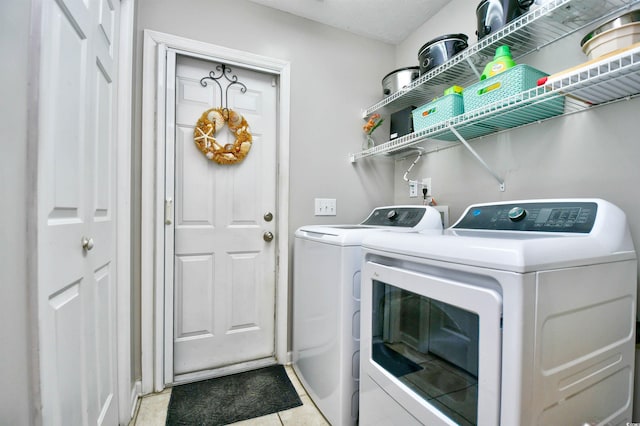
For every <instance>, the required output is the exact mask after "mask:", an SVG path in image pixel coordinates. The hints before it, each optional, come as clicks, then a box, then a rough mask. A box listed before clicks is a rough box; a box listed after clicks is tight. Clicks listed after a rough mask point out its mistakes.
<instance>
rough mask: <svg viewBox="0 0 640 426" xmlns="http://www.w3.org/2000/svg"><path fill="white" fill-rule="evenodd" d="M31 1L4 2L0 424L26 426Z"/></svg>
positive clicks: (0, 33) (0, 20)
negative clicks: (28, 99)
mask: <svg viewBox="0 0 640 426" xmlns="http://www.w3.org/2000/svg"><path fill="white" fill-rule="evenodd" d="M30 14H31V2H30V1H24V0H9V1H7V0H3V1H2V2H0V52H2V55H3V60H2V61H3V65H2V66H0V81H2V82H3V84H2V89H0V90H1V91H0V135H2V142H0V188H2V190H1V193H0V197H1V198H0V199H2V208H1V209H0V223H2V226H0V244H1V245H0V325H1V326H0V330H2V331H1V332H0V342H2V350H1V351H0V377H2V383H3V384H4V386H2V388H1V389H0V419H1V420H0V423H2V424H7V425H28V424H31V422H32V412H31V410H32V409H33V407H32V405H31V398H30V396H31V395H30V385H31V375H30V361H31V354H30V346H29V338H30V335H29V333H30V329H29V321H28V309H27V298H28V292H27V287H28V281H27V262H26V259H27V242H26V240H27V82H28V77H29V75H28V73H29V68H28V65H29V63H28V40H29V27H30V18H31V17H30Z"/></svg>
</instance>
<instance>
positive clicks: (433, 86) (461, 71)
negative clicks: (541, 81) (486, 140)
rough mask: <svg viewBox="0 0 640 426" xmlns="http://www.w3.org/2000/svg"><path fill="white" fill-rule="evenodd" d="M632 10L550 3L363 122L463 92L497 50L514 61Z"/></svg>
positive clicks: (601, 1)
mask: <svg viewBox="0 0 640 426" xmlns="http://www.w3.org/2000/svg"><path fill="white" fill-rule="evenodd" d="M636 4H640V0H551V1H549V2H547V3H545V4H544V5H543V6H541V7H539V8H537V9H535V10H531V11H530V12H528V13H526V14H525V15H522V16H520V17H519V18H517V19H516V20H514V21H512V22H510V23H509V24H507V25H506V26H504V27H503V28H501V29H500V30H498V31H497V32H495V33H492V34H490V35H488V36H487V37H485V38H483V39H482V40H480V41H479V42H478V43H476V44H474V45H472V46H469V47H468V48H467V49H465V50H463V51H462V52H461V53H460V54H458V55H456V56H454V57H453V58H451V59H450V60H449V61H447V62H446V63H444V64H442V65H440V66H438V67H436V68H434V69H432V70H430V71H429V72H428V73H426V74H424V75H422V76H420V77H419V78H418V79H416V80H414V81H413V82H412V83H411V84H410V85H409V86H407V87H406V88H404V89H401V90H399V91H398V92H396V93H393V94H391V95H389V96H388V97H386V98H384V99H382V100H381V101H379V102H378V103H376V104H375V105H373V106H371V107H369V108H367V109H366V110H364V111H363V114H362V116H363V118H366V117H368V116H369V115H371V114H373V113H374V112H377V113H380V114H390V113H391V112H394V111H398V110H400V109H402V108H405V107H408V106H418V105H423V104H424V103H425V102H427V101H428V100H430V99H433V98H435V97H437V96H440V95H441V94H442V93H443V91H444V90H445V89H446V88H447V87H449V86H451V85H452V84H457V85H462V86H465V87H466V85H468V83H472V82H475V81H477V80H478V79H479V76H480V72H481V71H482V69H480V70H478V67H479V66H481V65H483V64H485V63H487V62H488V61H489V60H491V58H492V57H493V54H494V52H495V50H496V48H497V47H498V46H500V45H503V44H506V45H508V46H510V47H511V52H512V55H513V57H514V59H516V61H517V60H518V59H519V58H522V57H524V56H526V55H528V54H529V53H532V52H535V51H537V50H539V49H541V48H543V47H545V46H547V45H549V44H551V43H553V42H554V41H557V40H559V39H561V38H563V37H566V36H568V35H570V34H573V33H575V32H576V31H579V30H580V29H583V28H585V27H588V26H590V25H592V24H594V23H595V22H598V21H601V20H605V19H608V18H610V17H612V16H613V15H616V14H619V13H620V12H622V11H623V10H625V9H629V8H631V7H632V6H634V5H636Z"/></svg>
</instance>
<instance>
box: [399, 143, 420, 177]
mask: <svg viewBox="0 0 640 426" xmlns="http://www.w3.org/2000/svg"><path fill="white" fill-rule="evenodd" d="M421 157H422V150H420V151H418V156H417V157H416V159H415V160H413V163H411V165H410V166H409V168H408V169H407V171H406V172H404V176H403V177H402V179H404V181H405V182H409V178H408V177H407V175H408V174H409V172H410V171H411V169H413V166H415V165H416V163H417V162H418V161H420V158H421Z"/></svg>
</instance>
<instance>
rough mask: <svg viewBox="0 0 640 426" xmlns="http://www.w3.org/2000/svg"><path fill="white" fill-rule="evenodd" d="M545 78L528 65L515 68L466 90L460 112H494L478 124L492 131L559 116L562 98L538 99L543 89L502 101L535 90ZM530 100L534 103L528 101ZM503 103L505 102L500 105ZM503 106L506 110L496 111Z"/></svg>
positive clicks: (562, 104) (555, 96)
mask: <svg viewBox="0 0 640 426" xmlns="http://www.w3.org/2000/svg"><path fill="white" fill-rule="evenodd" d="M546 76H548V74H547V73H544V72H542V71H540V70H537V69H535V68H533V67H530V66H529V65H524V64H521V65H516V66H515V67H513V68H510V69H508V70H507V71H504V72H502V73H500V74H498V75H496V76H493V77H490V78H487V79H486V80H482V81H480V82H478V83H475V84H472V85H471V86H469V87H467V88H466V89H465V90H464V93H463V98H464V109H465V111H466V112H469V111H473V110H476V109H479V108H483V107H487V106H488V105H491V109H492V110H494V109H495V111H496V112H495V113H493V114H490V115H488V116H487V118H485V119H484V120H482V123H483V124H485V125H487V126H491V127H494V128H496V129H508V128H512V127H517V126H521V125H524V124H528V123H532V122H534V121H538V120H542V119H545V118H549V117H553V116H556V115H560V114H562V113H563V112H564V97H563V96H561V95H557V94H550V95H548V96H541V97H538V96H540V95H543V94H544V90H545V89H544V87H539V88H538V90H536V91H532V92H531V93H527V94H526V96H525V95H523V96H522V98H517V97H516V98H515V99H510V100H506V99H507V98H509V97H511V96H515V95H518V94H521V93H523V92H527V91H529V90H530V89H534V88H536V87H537V85H538V80H539V79H540V78H542V77H546ZM532 97H536V99H535V100H533V101H532V100H529V99H530V98H532ZM503 99H504V100H505V101H504V102H503V103H502V102H500V101H501V100H503ZM506 106H508V110H506V109H505V110H500V109H501V107H506Z"/></svg>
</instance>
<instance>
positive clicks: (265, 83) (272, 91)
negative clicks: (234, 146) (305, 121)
mask: <svg viewBox="0 0 640 426" xmlns="http://www.w3.org/2000/svg"><path fill="white" fill-rule="evenodd" d="M217 65H219V64H216V63H213V62H207V61H204V60H200V59H194V58H187V57H182V56H178V59H177V66H176V82H175V87H176V109H175V111H176V113H175V120H176V123H175V129H176V131H175V152H174V159H175V160H174V161H175V165H174V166H175V167H174V170H175V175H174V176H168V181H167V185H168V187H170V188H173V190H174V191H175V192H174V194H173V198H174V199H175V220H174V225H173V228H172V229H171V228H169V229H168V230H167V232H173V233H174V234H173V237H174V238H173V241H174V246H173V247H168V248H167V249H168V252H169V254H170V256H169V257H168V258H174V282H173V286H174V318H173V322H174V330H173V333H174V345H173V360H174V371H173V373H174V375H179V374H187V373H193V372H197V371H202V370H209V369H215V368H220V367H223V366H227V365H232V364H238V363H242V362H246V361H252V360H256V359H261V358H266V357H273V356H274V351H275V350H274V341H275V334H274V333H275V322H274V321H275V247H276V245H275V241H273V242H270V243H269V242H265V241H264V239H263V234H264V233H265V232H267V231H269V232H272V233H275V225H274V223H275V222H267V221H265V220H264V218H263V216H264V214H265V213H266V212H272V213H273V214H274V215H275V214H276V212H275V206H276V194H275V193H276V191H275V188H276V186H275V183H276V179H275V178H276V177H275V170H276V168H275V167H276V164H275V161H276V125H275V123H276V108H277V104H276V87H275V85H274V84H273V77H272V76H271V75H268V74H263V73H259V72H255V71H250V70H244V69H241V68H237V67H232V74H235V75H237V77H238V80H239V81H240V82H242V83H244V84H246V86H247V88H248V90H247V91H246V93H242V92H241V91H240V87H239V86H231V87H230V89H229V92H228V96H229V99H228V104H229V108H231V109H233V110H235V111H237V112H239V113H240V114H242V115H243V116H244V117H245V118H246V119H247V121H248V123H249V125H250V129H251V134H252V136H253V144H252V148H251V151H250V152H249V154H248V155H247V157H246V158H245V159H244V160H243V161H242V162H241V163H238V164H233V165H220V164H217V163H215V162H212V161H209V160H207V159H206V158H205V157H204V155H202V154H201V153H200V151H198V149H197V147H196V145H195V144H194V142H193V129H194V125H195V123H196V121H197V120H198V118H199V117H200V115H201V114H202V113H203V112H204V111H205V110H207V109H209V108H214V107H218V106H221V105H220V102H221V100H220V99H221V98H220V89H219V88H218V86H217V85H216V84H215V83H212V82H211V81H209V83H208V84H207V86H206V87H203V86H202V85H201V84H200V79H201V78H203V77H205V76H207V75H208V74H209V72H210V71H213V70H215V69H216V66H217ZM216 75H220V71H216ZM224 88H225V82H224V78H223V89H224ZM215 137H216V139H217V141H218V142H219V143H221V144H226V143H233V141H234V138H233V135H232V134H231V133H230V132H229V130H228V128H227V127H226V126H225V127H223V128H222V129H218V131H217V132H216V135H215ZM167 240H168V241H171V240H172V239H171V238H168V239H167Z"/></svg>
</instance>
